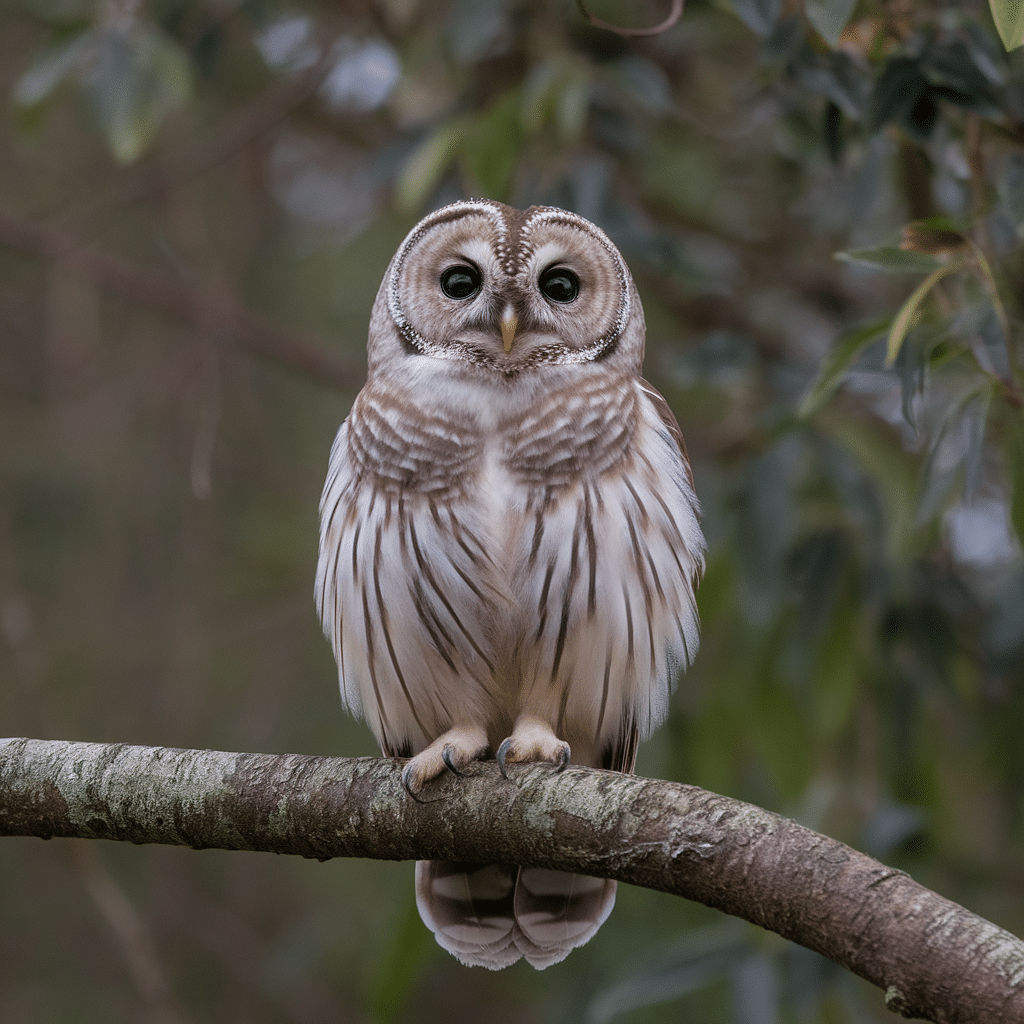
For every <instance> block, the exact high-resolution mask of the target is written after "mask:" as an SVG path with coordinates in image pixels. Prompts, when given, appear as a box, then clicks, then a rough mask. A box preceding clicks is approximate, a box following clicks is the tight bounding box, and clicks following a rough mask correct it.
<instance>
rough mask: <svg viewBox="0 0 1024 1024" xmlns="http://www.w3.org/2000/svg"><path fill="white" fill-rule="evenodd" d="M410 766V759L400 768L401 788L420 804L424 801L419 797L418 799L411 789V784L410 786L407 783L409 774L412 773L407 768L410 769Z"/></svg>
mask: <svg viewBox="0 0 1024 1024" xmlns="http://www.w3.org/2000/svg"><path fill="white" fill-rule="evenodd" d="M410 768H412V761H410V762H409V763H408V764H407V765H406V766H405V767H404V768H403V769H402V787H403V788H404V789H405V791H406V793H408V794H409V796H411V797H412V798H413V800H415V801H416V803H418V804H422V803H424V801H423V800H421V799H420V798H419V797H418V796H417V795H416V794H415V793H414V792H413V791H412V786H411V785H410V784H409V776H410V775H411V774H412V773H411V772H410V771H409V769H410Z"/></svg>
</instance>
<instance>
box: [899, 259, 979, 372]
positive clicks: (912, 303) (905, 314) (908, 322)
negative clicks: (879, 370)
mask: <svg viewBox="0 0 1024 1024" xmlns="http://www.w3.org/2000/svg"><path fill="white" fill-rule="evenodd" d="M961 266H962V264H961V263H959V262H958V263H950V264H949V265H947V266H944V267H939V269H938V270H935V271H933V272H932V273H930V274H929V275H928V276H927V277H926V278H925V279H924V280H923V281H922V282H921V283H920V284H919V285H918V286H917V287H916V288H915V289H914V290H913V291H912V292H911V293H910V298H908V299H907V301H906V302H904V303H903V305H902V306H901V307H900V311H899V312H898V313H897V314H896V319H895V320H893V322H892V327H891V328H890V330H889V341H888V344H887V345H886V351H885V365H886V366H892V364H893V363H894V362H896V357H897V356H898V355H899V354H900V346H902V344H903V341H904V339H905V338H906V336H907V334H908V333H909V332H910V329H911V327H913V326H914V324H915V323H916V322H917V318H918V309H919V307H920V305H921V303H922V302H923V301H924V297H925V296H926V295H927V294H928V293H929V292H930V291H931V290H932V288H934V287H935V285H937V284H938V283H939V281H941V280H942V279H943V278H944V277H945V276H946V275H947V274H951V273H953V271H955V270H959V269H960V268H961Z"/></svg>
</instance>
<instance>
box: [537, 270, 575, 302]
mask: <svg viewBox="0 0 1024 1024" xmlns="http://www.w3.org/2000/svg"><path fill="white" fill-rule="evenodd" d="M540 290H541V291H542V292H543V293H544V294H545V295H546V296H547V297H548V298H549V299H551V301H552V302H572V301H573V300H574V299H575V298H576V296H577V295H579V293H580V279H579V278H578V277H577V276H576V275H575V274H574V273H573V272H572V271H571V270H566V269H565V267H552V268H551V269H550V270H545V271H544V273H543V274H541V275H540Z"/></svg>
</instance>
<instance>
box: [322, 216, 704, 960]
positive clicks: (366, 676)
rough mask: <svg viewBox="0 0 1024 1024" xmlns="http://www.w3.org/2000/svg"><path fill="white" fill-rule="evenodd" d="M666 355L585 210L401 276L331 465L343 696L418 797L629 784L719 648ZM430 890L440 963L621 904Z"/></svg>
mask: <svg viewBox="0 0 1024 1024" xmlns="http://www.w3.org/2000/svg"><path fill="white" fill-rule="evenodd" d="M545 282H546V283H545ZM552 282H553V283H552ZM643 340H644V323H643V312H642V309H641V306H640V301H639V297H638V296H637V294H636V290H635V287H634V285H633V282H632V278H631V277H630V275H629V271H628V269H627V268H626V265H625V263H624V262H623V261H622V258H621V256H619V254H618V251H617V250H616V249H615V248H614V246H612V244H611V242H609V241H608V239H607V238H606V236H605V235H604V234H603V233H602V232H601V231H600V230H599V229H598V228H596V227H594V225H592V224H590V223H589V222H587V221H585V220H583V219H582V218H579V217H577V216H575V215H574V214H571V213H567V212H565V211H561V210H552V209H549V208H536V207H534V208H531V209H530V210H527V211H525V212H520V211H516V210H512V209H510V208H508V207H505V206H502V205H500V204H498V203H490V202H484V201H477V202H470V203H456V204H453V205H452V206H450V207H445V208H444V209H442V210H439V211H437V212H436V213H434V214H431V215H430V216H428V217H427V218H425V219H424V220H423V221H422V222H421V223H420V224H419V225H417V227H416V228H414V229H413V231H412V232H410V234H409V236H408V238H407V239H406V241H405V242H404V243H403V245H402V247H401V248H400V249H399V251H398V253H397V254H396V256H395V258H394V259H393V260H392V263H391V267H390V268H389V270H388V273H387V275H386V276H385V278H384V282H383V283H382V285H381V290H380V292H379V294H378V298H377V302H376V304H375V306H374V312H373V315H372V319H371V326H370V343H369V356H370V374H369V380H368V382H367V385H366V387H365V388H364V389H363V391H362V392H361V393H360V394H359V396H358V398H357V399H356V401H355V403H354V405H353V407H352V411H351V413H350V415H349V417H348V419H347V420H346V421H345V423H344V424H342V426H341V429H340V430H339V432H338V436H337V438H336V440H335V443H334V447H333V449H332V451H331V458H330V471H329V474H328V478H327V483H326V485H325V488H324V494H323V500H322V503H321V535H320V562H319V566H318V571H317V585H316V594H317V604H318V610H319V612H320V616H321V619H322V621H323V624H324V629H325V632H326V633H327V635H328V637H329V638H330V640H331V642H332V645H333V647H334V653H335V656H336V658H337V661H338V668H339V677H340V681H341V691H342V697H343V700H344V702H345V704H346V706H347V708H348V709H349V710H350V711H351V712H352V713H353V714H357V715H358V714H362V715H364V716H365V718H366V720H367V722H368V724H369V725H370V728H371V729H372V730H373V732H374V734H375V736H376V737H377V740H378V741H379V743H380V745H381V748H382V750H383V751H384V752H385V753H386V754H390V755H395V756H412V760H411V761H410V762H409V764H408V765H407V766H406V768H405V773H404V776H403V777H404V780H405V781H406V785H407V788H408V789H409V790H410V793H411V794H413V795H416V794H417V793H418V792H419V791H420V790H421V789H422V788H423V786H424V785H426V784H427V783H428V782H429V780H430V779H431V778H433V777H435V776H436V775H438V774H440V773H441V772H442V771H445V770H447V769H448V768H452V769H454V770H459V769H460V768H461V767H463V766H464V765H466V764H467V763H469V762H470V761H472V760H474V759H476V758H478V757H481V756H486V755H487V754H488V753H489V754H491V755H494V754H497V755H498V756H499V760H500V761H501V762H502V766H503V769H504V767H505V766H506V765H507V764H508V763H514V762H516V761H529V760H549V761H553V762H555V763H558V764H561V763H564V761H565V760H567V759H568V756H569V750H570V749H571V751H572V758H573V760H574V761H576V762H578V763H582V764H590V765H595V766H603V767H606V768H613V769H617V770H619V771H631V770H632V767H633V763H634V759H635V756H636V745H637V742H638V739H639V738H641V737H643V736H645V735H647V734H648V733H649V732H650V731H651V729H653V728H654V727H655V726H656V725H657V724H658V722H660V721H661V719H662V718H663V717H664V714H665V712H666V709H667V702H668V697H669V693H670V690H671V688H672V685H673V683H674V680H675V677H676V674H677V672H678V670H679V669H680V668H681V667H685V665H686V664H687V663H688V662H689V660H690V658H691V657H692V655H693V654H694V652H695V650H696V646H697V613H696V607H695V604H694V594H695V589H696V584H697V580H698V578H699V575H700V573H701V571H702V569H703V538H702V536H701V532H700V528H699V525H698V520H697V515H698V506H697V500H696V497H695V495H694V491H693V483H692V478H691V476H690V470H689V465H688V463H687V459H686V454H685V449H684V448H683V446H682V438H681V436H680V434H679V428H678V426H677V425H676V423H675V419H674V418H673V416H672V414H671V412H670V411H669V409H668V407H667V405H666V404H665V402H664V400H663V399H662V398H661V396H660V395H658V393H657V392H656V391H655V390H654V389H653V388H651V386H650V385H649V384H647V383H646V382H645V381H644V380H643V379H642V378H641V377H640V375H639V371H640V363H641V360H642V356H643ZM413 755H415V756H413ZM416 878H417V882H416V891H417V903H418V905H419V907H420V912H421V916H422V917H423V919H424V921H425V922H426V923H427V925H428V926H429V927H430V928H431V929H432V930H433V931H434V933H435V935H436V937H437V939H438V941H439V942H440V943H441V945H443V946H444V947H445V948H446V949H449V950H450V951H451V952H453V953H454V954H455V955H456V956H457V957H458V958H459V959H460V960H462V961H463V962H464V963H469V964H481V965H483V966H487V967H492V968H498V967H502V966H505V965H506V964H507V963H511V962H514V961H515V960H517V959H518V958H519V957H520V956H521V955H522V956H525V957H526V958H527V959H528V960H529V961H530V962H531V963H533V964H534V966H537V967H543V966H547V965H548V964H550V963H555V962H557V961H558V960H560V959H562V958H563V957H564V956H565V955H566V954H567V953H568V952H569V950H570V949H572V948H573V947H575V946H577V945H579V944H581V943H582V942H585V941H586V940H587V939H588V938H589V937H590V936H591V935H592V934H593V933H594V931H596V929H597V927H598V926H599V925H600V924H601V922H602V921H603V920H604V919H605V917H607V914H608V913H609V912H610V910H611V907H612V905H613V903H614V895H615V884H614V883H613V882H607V881H605V880H601V879H583V878H582V877H580V876H572V875H563V874H560V873H557V872H540V871H536V870H532V869H531V870H529V871H527V870H522V871H518V872H517V871H515V870H514V869H506V868H497V867H487V866H482V865H451V864H441V863H421V864H419V865H417V873H416Z"/></svg>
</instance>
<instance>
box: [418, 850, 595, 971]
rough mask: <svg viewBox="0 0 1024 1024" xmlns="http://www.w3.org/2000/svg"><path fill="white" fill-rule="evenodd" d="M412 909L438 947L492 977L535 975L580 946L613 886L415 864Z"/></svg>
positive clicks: (539, 871)
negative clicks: (519, 967) (514, 968)
mask: <svg viewBox="0 0 1024 1024" xmlns="http://www.w3.org/2000/svg"><path fill="white" fill-rule="evenodd" d="M416 906H417V908H418V909H419V912H420V917H421V918H422V919H423V923H424V924H425V925H426V926H427V927H428V928H429V929H430V930H431V931H432V932H433V933H434V938H436V939H437V942H438V945H440V946H441V947H442V948H443V949H446V950H448V952H449V953H451V954H452V956H454V957H455V958H456V959H457V960H460V961H461V962H462V963H464V964H466V965H467V966H468V967H487V968H489V969H490V970H492V971H497V970H500V969H501V968H502V967H508V966H509V964H514V963H515V962H516V961H517V960H518V959H519V958H520V957H526V960H527V962H528V963H530V964H531V965H532V966H533V967H536V968H537V969H538V970H542V969H543V968H545V967H550V966H551V964H557V963H558V962H559V961H560V960H564V959H565V958H566V957H567V956H568V955H569V953H570V951H571V950H573V949H575V948H576V947H577V946H582V945H583V943H584V942H587V941H588V940H589V939H590V938H591V937H592V936H593V934H594V933H595V932H596V931H597V929H598V928H600V927H601V925H602V924H603V923H604V921H605V919H606V918H607V917H608V915H609V914H610V913H611V911H612V907H614V906H615V882H613V881H611V880H610V879H606V878H591V877H590V876H589V875H572V874H567V873H566V872H564V871H547V870H544V869H543V868H516V867H508V866H505V865H500V864H466V863H460V862H458V861H442V860H421V861H417V863H416Z"/></svg>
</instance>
